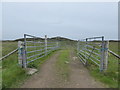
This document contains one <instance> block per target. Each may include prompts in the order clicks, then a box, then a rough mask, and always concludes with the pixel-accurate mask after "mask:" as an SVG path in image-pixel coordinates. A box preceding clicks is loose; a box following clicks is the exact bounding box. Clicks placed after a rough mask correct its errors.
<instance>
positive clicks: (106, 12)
mask: <svg viewBox="0 0 120 90" xmlns="http://www.w3.org/2000/svg"><path fill="white" fill-rule="evenodd" d="M2 15H3V17H2V24H3V25H2V27H3V28H2V31H3V33H2V35H3V37H2V39H3V40H8V39H9V40H10V39H17V38H21V37H23V34H24V33H27V34H31V35H36V36H39V37H44V35H48V37H54V36H63V37H68V38H70V39H82V38H86V37H93V36H105V39H118V4H117V2H116V3H113V2H111V3H105V2H103V3H100V2H96V3H95V2H89V3H86V2H84V3H82V2H78V3H77V2H74V3H73V2H64V3H61V2H46V3H45V2H31V3H30V2H26V3H25V2H23V3H9V2H6V3H3V4H2Z"/></svg>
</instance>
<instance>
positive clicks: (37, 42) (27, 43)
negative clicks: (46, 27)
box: [18, 34, 59, 68]
mask: <svg viewBox="0 0 120 90" xmlns="http://www.w3.org/2000/svg"><path fill="white" fill-rule="evenodd" d="M58 47H59V45H58V41H57V40H51V39H47V36H46V35H45V38H44V39H43V38H40V37H36V36H32V35H28V34H24V41H23V42H21V41H18V52H19V53H18V61H19V65H21V66H22V67H24V68H27V65H28V64H29V63H31V62H33V61H35V60H38V59H40V58H42V57H44V56H46V55H48V54H49V53H51V52H52V51H54V50H56V49H58Z"/></svg>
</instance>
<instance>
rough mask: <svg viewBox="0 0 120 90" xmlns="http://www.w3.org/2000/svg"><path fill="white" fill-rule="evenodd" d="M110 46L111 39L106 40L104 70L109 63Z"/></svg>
mask: <svg viewBox="0 0 120 90" xmlns="http://www.w3.org/2000/svg"><path fill="white" fill-rule="evenodd" d="M108 48H109V41H106V42H105V44H104V61H103V69H104V71H106V70H107V65H108Z"/></svg>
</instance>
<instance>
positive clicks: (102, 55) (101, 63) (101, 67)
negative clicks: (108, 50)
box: [100, 36, 104, 72]
mask: <svg viewBox="0 0 120 90" xmlns="http://www.w3.org/2000/svg"><path fill="white" fill-rule="evenodd" d="M103 61H104V36H102V46H101V59H100V72H102V71H103V63H104V62H103Z"/></svg>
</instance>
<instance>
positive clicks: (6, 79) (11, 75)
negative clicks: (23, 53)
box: [2, 42, 55, 89]
mask: <svg viewBox="0 0 120 90" xmlns="http://www.w3.org/2000/svg"><path fill="white" fill-rule="evenodd" d="M16 48H17V42H3V46H2V49H3V50H2V52H3V56H4V55H6V54H8V53H9V52H11V51H12V50H14V49H16ZM54 53H55V51H52V52H51V53H50V54H48V55H47V56H45V57H43V58H41V59H38V60H36V61H34V62H32V63H30V64H29V65H28V67H30V68H37V69H39V68H40V65H41V64H42V63H44V62H45V61H46V59H47V58H49V57H50V56H51V55H53V54H54ZM29 77H30V76H29V75H27V74H26V71H25V69H23V68H21V67H20V66H19V65H18V54H17V52H16V53H14V54H12V55H10V56H9V57H7V58H5V59H4V60H3V62H2V79H3V80H2V88H3V89H5V88H16V87H19V86H20V85H21V84H22V82H24V80H26V79H27V78H29Z"/></svg>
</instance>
